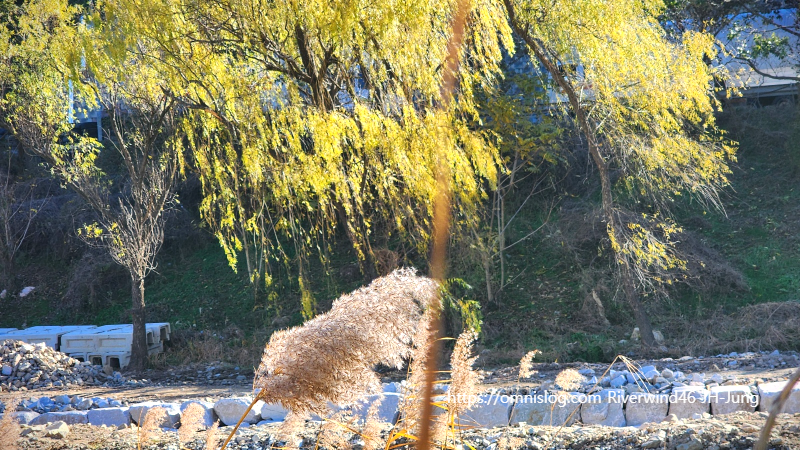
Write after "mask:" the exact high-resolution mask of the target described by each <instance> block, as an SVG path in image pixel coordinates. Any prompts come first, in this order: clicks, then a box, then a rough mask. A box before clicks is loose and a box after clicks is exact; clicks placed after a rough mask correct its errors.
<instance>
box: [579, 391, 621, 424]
mask: <svg viewBox="0 0 800 450" xmlns="http://www.w3.org/2000/svg"><path fill="white" fill-rule="evenodd" d="M586 400H587V401H586V402H584V403H583V404H581V411H580V413H581V422H583V423H585V424H596V425H605V426H608V427H624V426H625V425H626V422H625V412H624V411H623V410H622V407H623V406H624V405H625V390H623V389H603V390H602V391H600V392H598V393H596V394H592V395H588V396H587V399H586Z"/></svg>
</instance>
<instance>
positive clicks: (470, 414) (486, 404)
mask: <svg viewBox="0 0 800 450" xmlns="http://www.w3.org/2000/svg"><path fill="white" fill-rule="evenodd" d="M454 400H458V399H454ZM511 405H512V402H511V398H509V397H507V396H504V395H479V396H478V398H477V402H476V403H475V405H473V406H472V408H471V409H469V410H468V411H466V412H464V413H463V414H462V415H461V416H460V417H459V418H458V421H459V422H460V424H461V425H462V426H465V427H478V428H492V427H504V426H507V425H508V414H509V411H510V410H511Z"/></svg>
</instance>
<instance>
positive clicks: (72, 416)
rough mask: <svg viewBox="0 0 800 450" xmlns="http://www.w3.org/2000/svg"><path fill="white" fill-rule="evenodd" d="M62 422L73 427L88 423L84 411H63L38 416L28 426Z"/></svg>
mask: <svg viewBox="0 0 800 450" xmlns="http://www.w3.org/2000/svg"><path fill="white" fill-rule="evenodd" d="M58 421H61V422H64V423H66V424H67V425H74V424H76V423H88V422H89V420H88V418H87V417H86V411H64V412H50V413H44V414H39V415H38V416H37V417H35V418H34V419H33V420H31V421H30V422H28V425H44V424H46V423H52V422H58Z"/></svg>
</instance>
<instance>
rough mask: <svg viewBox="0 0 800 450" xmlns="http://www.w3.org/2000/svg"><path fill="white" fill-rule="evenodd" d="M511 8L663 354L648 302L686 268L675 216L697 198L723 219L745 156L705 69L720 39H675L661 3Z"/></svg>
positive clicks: (530, 2) (627, 288) (644, 323)
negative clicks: (718, 123) (592, 181)
mask: <svg viewBox="0 0 800 450" xmlns="http://www.w3.org/2000/svg"><path fill="white" fill-rule="evenodd" d="M503 1H504V5H505V8H506V11H507V13H508V18H509V21H510V23H511V26H512V27H513V29H514V30H515V31H516V32H517V33H518V34H519V35H520V36H521V37H522V38H523V39H524V41H525V43H526V45H527V46H528V47H529V49H530V51H531V54H533V55H534V56H535V58H536V60H538V61H539V63H540V64H541V65H542V66H543V67H544V69H545V70H546V71H547V72H548V73H549V75H550V76H551V77H552V78H553V81H554V82H555V84H556V85H557V87H558V92H557V93H556V96H557V100H558V101H559V102H561V103H560V104H561V105H562V106H563V108H564V110H565V111H568V112H569V113H571V114H572V115H574V118H575V121H576V123H577V125H578V128H579V130H580V132H581V133H582V134H583V136H584V137H585V139H586V147H587V149H588V152H589V154H590V155H591V158H592V160H593V162H594V165H595V167H596V168H597V173H598V175H599V178H600V183H601V194H602V209H603V213H604V218H605V222H606V226H607V230H608V237H609V240H610V247H611V250H612V252H613V255H614V260H615V261H616V266H617V268H618V274H619V279H620V282H621V285H622V287H623V291H624V295H625V297H626V298H627V301H628V302H629V303H630V306H631V308H632V310H633V312H634V315H635V318H636V322H637V324H638V326H639V329H640V330H641V332H642V337H643V340H644V342H645V343H646V344H648V345H652V344H653V343H654V338H653V333H652V327H651V325H650V321H649V318H648V316H647V315H646V313H645V311H644V308H643V305H642V303H641V300H640V294H642V293H647V292H648V291H651V290H652V289H653V288H655V287H657V286H658V285H659V284H661V283H669V282H671V279H670V278H669V273H670V272H672V271H674V270H680V269H682V268H685V261H683V260H682V259H681V256H680V255H679V254H678V253H677V252H676V250H675V247H674V242H673V239H674V236H675V235H676V234H677V233H678V232H679V231H680V229H679V228H678V227H677V226H676V225H675V223H674V222H673V221H672V220H670V216H669V211H670V206H671V204H672V203H673V202H674V200H675V199H676V198H677V197H679V196H684V195H688V196H692V197H694V198H697V199H699V200H700V201H702V202H705V203H707V204H709V205H712V206H715V207H717V208H719V209H721V204H720V202H719V198H718V192H719V189H720V188H721V187H723V186H724V185H726V184H727V175H728V173H729V172H730V170H729V168H728V165H727V162H728V161H729V160H731V159H732V158H733V155H734V149H733V147H732V146H731V145H730V144H729V143H726V142H725V141H724V140H723V139H722V138H721V133H720V132H719V131H718V130H717V129H716V128H715V125H714V116H713V113H714V110H715V107H716V106H717V105H716V103H715V100H714V97H713V95H712V94H713V92H712V86H713V76H714V75H715V74H714V72H713V69H711V68H709V67H708V66H707V65H705V64H704V62H703V61H704V58H706V57H708V58H711V59H713V56H714V54H713V52H714V45H713V44H714V41H713V38H712V37H710V36H709V35H707V34H703V33H695V32H687V33H685V34H684V35H683V36H682V37H681V41H673V40H670V39H668V38H667V35H666V33H665V31H664V29H663V28H662V27H661V26H660V24H659V23H658V21H657V17H658V16H659V15H660V14H661V13H662V11H663V3H661V2H660V1H659V0H647V1H640V2H629V1H625V0H611V1H607V2H595V1H592V0H558V1H555V2H553V1H550V0H524V1H522V0H503ZM612 173H613V174H614V175H615V176H618V181H616V183H612ZM619 199H623V201H620V200H619ZM626 206H628V207H635V208H636V209H638V213H631V212H630V209H628V208H626Z"/></svg>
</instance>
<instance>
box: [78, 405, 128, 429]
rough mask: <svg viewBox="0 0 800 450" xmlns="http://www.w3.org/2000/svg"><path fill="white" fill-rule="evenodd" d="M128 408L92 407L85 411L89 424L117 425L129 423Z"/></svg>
mask: <svg viewBox="0 0 800 450" xmlns="http://www.w3.org/2000/svg"><path fill="white" fill-rule="evenodd" d="M129 410H130V408H127V407H121V408H102V409H92V410H89V411H88V412H87V413H86V417H87V418H88V419H89V425H95V426H98V427H99V426H101V425H105V426H107V427H118V426H120V425H130V424H131V413H130V411H129Z"/></svg>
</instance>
